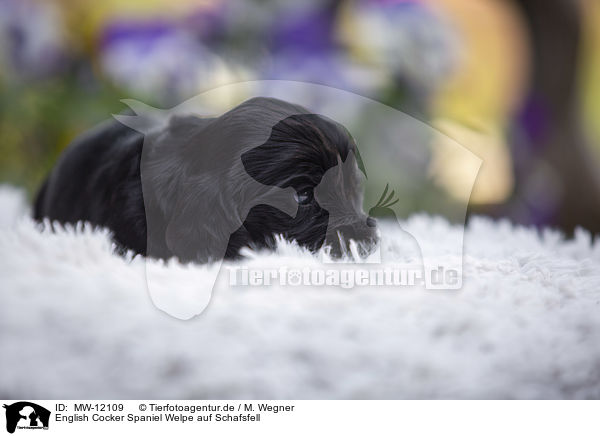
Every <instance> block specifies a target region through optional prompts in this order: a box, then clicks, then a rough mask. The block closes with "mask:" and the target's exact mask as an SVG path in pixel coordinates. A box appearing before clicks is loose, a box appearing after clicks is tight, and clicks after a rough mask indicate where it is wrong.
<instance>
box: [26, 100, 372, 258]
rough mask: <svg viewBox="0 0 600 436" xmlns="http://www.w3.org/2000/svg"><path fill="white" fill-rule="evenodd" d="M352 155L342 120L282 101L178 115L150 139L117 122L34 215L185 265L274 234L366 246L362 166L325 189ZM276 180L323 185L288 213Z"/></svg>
mask: <svg viewBox="0 0 600 436" xmlns="http://www.w3.org/2000/svg"><path fill="white" fill-rule="evenodd" d="M351 153H352V154H353V155H354V156H358V155H357V150H356V146H355V144H354V142H353V140H352V138H351V137H350V135H349V134H348V132H347V131H346V129H345V128H343V127H342V126H341V125H339V124H337V123H335V122H333V121H331V120H328V119H326V118H325V117H322V116H319V115H314V114H311V113H309V112H308V111H307V110H306V109H304V108H301V107H299V106H296V105H292V104H290V103H286V102H283V101H281V100H275V99H267V98H254V99H251V100H248V101H246V102H245V103H243V104H241V105H239V106H237V107H236V108H234V109H232V110H231V111H229V112H227V113H226V114H224V115H222V116H220V117H218V118H212V119H202V118H198V117H194V116H186V117H179V116H174V117H172V118H171V119H170V120H169V123H168V125H167V126H166V127H164V128H161V129H159V130H157V131H152V132H148V133H146V134H145V135H144V134H142V133H139V132H137V131H135V130H132V129H131V128H129V127H126V126H125V125H123V124H121V123H119V122H117V121H109V122H107V123H105V124H102V125H100V126H99V127H97V128H95V129H93V130H91V131H90V132H88V133H86V134H84V135H83V136H81V137H79V138H78V139H76V140H75V141H74V142H73V144H72V145H71V146H69V148H68V149H67V150H66V151H65V152H64V153H63V155H62V156H61V158H60V160H59V162H58V163H57V165H56V167H55V168H54V169H53V171H52V173H51V174H50V176H49V177H48V179H47V180H46V182H45V183H44V184H43V186H42V187H41V189H40V191H39V193H38V196H37V199H36V201H35V204H34V217H35V219H37V220H40V221H41V220H43V219H44V218H49V219H50V220H51V221H56V222H58V223H61V224H64V223H76V222H78V221H87V222H90V223H92V224H94V225H97V226H102V227H107V228H109V229H110V230H111V231H112V233H113V236H114V240H115V241H116V242H117V244H118V246H119V247H120V248H121V249H131V250H133V251H134V252H135V253H139V254H143V255H148V256H152V257H157V258H165V259H166V258H170V257H172V256H176V257H178V258H179V259H180V260H182V261H197V262H206V261H209V260H215V259H218V258H223V257H226V258H235V257H236V256H238V255H239V250H240V248H242V247H247V246H249V247H272V246H273V243H274V237H275V235H277V234H281V235H283V236H284V237H285V238H287V239H290V240H297V241H298V242H299V243H300V244H301V245H303V246H306V247H309V248H310V249H312V250H316V249H318V248H319V247H320V246H322V245H323V243H324V242H325V241H326V237H327V235H328V234H331V230H332V229H338V230H340V232H341V233H343V234H344V235H345V237H346V238H347V239H350V238H352V239H357V240H359V241H365V242H369V243H370V242H372V241H374V239H375V229H374V223H373V221H372V220H371V219H367V217H366V215H365V214H364V213H363V212H362V204H361V203H362V196H361V189H360V185H359V177H358V176H359V173H358V166H357V165H355V164H353V165H352V167H351V168H350V170H345V173H344V174H342V173H340V174H338V175H337V178H336V179H335V180H336V181H335V182H332V183H331V184H333V185H334V186H329V187H328V189H329V191H332V192H331V193H330V194H332V195H326V194H323V193H321V194H319V192H325V190H324V188H323V187H322V186H319V184H320V182H321V180H322V178H323V175H324V174H325V173H326V172H327V171H328V170H330V169H332V168H334V167H336V166H338V165H340V164H341V163H342V162H349V161H347V159H348V157H349V156H350V154H351ZM358 162H359V163H360V159H358ZM340 168H341V166H340ZM332 180H334V179H332ZM250 182H254V183H250ZM263 186H264V189H263ZM270 187H278V188H288V190H287V191H291V190H290V189H289V188H292V189H293V190H295V191H297V192H299V193H306V192H311V190H315V189H316V188H319V191H318V192H317V191H315V192H314V193H311V194H309V195H299V196H297V197H298V198H297V200H300V201H301V203H303V204H298V205H297V204H296V203H294V209H297V212H296V216H295V217H290V216H289V215H288V214H286V213H284V212H282V211H281V210H279V209H278V208H276V207H273V206H272V205H271V206H269V205H268V204H271V203H270V202H269V201H264V203H265V204H262V203H263V201H262V199H263V198H267V196H268V195H272V193H269V191H268V190H269V189H270ZM279 191H281V192H283V190H279ZM281 192H279V194H277V195H281ZM292 192H293V191H292ZM319 196H320V197H319ZM328 198H330V199H331V198H334V199H335V201H334V202H337V203H339V204H337V205H334V204H333V203H332V201H333V200H328ZM307 199H309V200H310V201H303V200H307ZM281 201H284V200H281ZM285 201H289V199H287V200H285ZM328 201H329V203H327V202H328ZM322 203H327V206H325V205H324V204H322ZM275 204H277V203H275ZM334 209H335V210H336V213H335V219H330V211H332V210H334ZM332 218H333V215H332ZM328 228H329V233H328ZM327 242H328V243H331V245H333V246H336V243H337V241H327ZM340 249H341V245H340V246H338V250H337V251H338V252H341V250H340Z"/></svg>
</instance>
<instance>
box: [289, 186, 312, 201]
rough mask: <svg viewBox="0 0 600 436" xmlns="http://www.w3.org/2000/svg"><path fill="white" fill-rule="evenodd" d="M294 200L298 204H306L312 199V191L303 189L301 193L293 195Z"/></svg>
mask: <svg viewBox="0 0 600 436" xmlns="http://www.w3.org/2000/svg"><path fill="white" fill-rule="evenodd" d="M294 198H295V199H296V201H297V202H298V204H308V203H310V202H311V201H312V199H313V190H312V189H304V190H302V191H298V192H296V193H295V194H294Z"/></svg>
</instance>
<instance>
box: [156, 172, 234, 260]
mask: <svg viewBox="0 0 600 436" xmlns="http://www.w3.org/2000/svg"><path fill="white" fill-rule="evenodd" d="M221 195H222V193H221V192H219V187H218V183H215V184H214V185H213V186H212V187H211V189H202V190H199V192H194V193H193V194H192V195H190V193H186V192H185V188H183V192H180V193H178V195H177V197H178V198H177V200H176V201H175V202H174V204H173V206H172V208H170V210H168V211H167V226H166V229H165V243H166V245H167V248H168V249H169V251H170V252H171V253H172V254H173V255H175V256H176V257H177V258H178V259H179V260H180V261H182V262H200V263H205V262H211V261H219V260H222V259H223V257H224V256H225V251H226V249H227V244H228V242H229V238H230V236H231V233H233V232H234V231H235V230H237V229H238V228H239V227H240V226H241V224H242V222H241V221H240V220H239V219H236V214H235V211H233V210H227V209H228V207H227V204H228V203H229V202H228V201H226V199H225V198H223V197H221Z"/></svg>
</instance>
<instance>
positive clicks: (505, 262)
mask: <svg viewBox="0 0 600 436" xmlns="http://www.w3.org/2000/svg"><path fill="white" fill-rule="evenodd" d="M0 210H1V211H2V212H0V253H1V255H0V289H1V291H0V350H1V352H0V397H2V398H30V399H36V398H47V399H52V398H240V399H241V398H244V399H246V398H600V246H599V244H598V243H596V244H592V242H591V237H590V235H589V234H588V233H586V232H584V231H578V232H577V233H576V235H575V238H574V239H571V240H565V239H564V238H563V237H562V236H561V235H560V234H559V233H557V232H554V231H551V230H547V231H544V232H542V233H541V234H540V233H538V232H537V231H535V230H533V229H526V228H522V227H515V226H512V225H511V224H510V223H508V222H506V221H500V222H492V221H491V220H489V219H484V218H477V219H473V220H471V222H470V223H469V225H468V227H467V230H466V234H465V257H464V287H463V289H462V290H461V291H458V292H440V291H426V290H423V289H410V290H408V289H402V288H400V289H381V288H377V289H375V290H373V289H372V288H371V289H369V288H362V289H361V288H354V289H351V290H343V289H336V288H331V287H325V288H316V287H313V288H304V289H298V288H296V289H293V288H289V287H285V288H278V287H269V288H260V287H251V288H243V287H237V288H229V287H228V286H226V285H225V283H226V279H227V274H226V272H225V273H224V274H221V277H220V281H219V283H218V285H217V288H216V290H215V294H214V297H213V300H212V302H211V304H210V306H209V308H208V310H207V311H206V312H205V313H203V314H202V315H201V316H199V317H197V318H195V319H193V320H190V321H180V320H177V319H174V318H171V317H169V316H167V315H166V314H164V313H163V312H161V311H159V310H158V309H156V307H155V306H154V305H153V304H152V303H151V301H150V298H149V296H148V292H147V291H146V287H145V281H144V260H143V259H141V258H139V257H137V258H133V259H130V258H128V259H126V258H122V257H119V256H116V255H113V254H112V246H111V243H110V240H109V238H108V236H107V233H106V232H101V231H96V232H92V231H90V230H89V229H83V230H79V231H74V230H70V231H69V230H67V231H61V232H58V233H50V232H44V233H40V232H39V231H38V230H36V228H35V226H34V224H33V223H32V222H31V220H29V219H28V218H27V217H25V216H24V215H25V214H26V203H25V201H24V200H23V195H22V193H21V192H20V191H18V190H16V189H14V188H10V187H3V188H1V189H0ZM403 227H404V228H405V229H406V230H407V231H409V232H410V231H411V229H417V228H423V227H425V228H427V229H429V234H430V237H431V239H430V240H431V244H439V245H440V249H443V244H444V240H445V235H447V234H448V233H449V232H456V231H459V229H458V228H456V227H453V226H451V225H449V224H448V223H447V222H446V221H444V220H443V219H440V218H432V217H428V216H423V215H420V216H415V217H413V218H411V219H409V220H408V221H406V222H405V223H403ZM382 232H383V233H384V235H385V236H386V238H387V239H388V240H390V241H392V243H391V248H390V249H389V250H390V251H389V252H388V253H397V254H396V255H397V256H399V259H400V257H401V256H402V252H403V250H402V248H403V247H402V242H401V241H402V237H401V236H402V235H401V234H402V232H401V231H399V229H398V228H397V226H394V225H387V226H384V227H383V229H382ZM396 237H398V241H399V242H398V243H397V244H396V245H394V244H395V242H394V241H395V238H396ZM401 260H402V261H406V262H409V263H410V262H417V259H413V258H404V259H401ZM315 262H318V261H317V260H315V259H314V258H313V257H312V256H310V255H309V254H307V253H303V252H301V251H300V250H298V249H297V248H296V247H294V246H293V245H291V244H282V245H281V247H280V249H279V252H278V253H276V254H267V253H259V254H253V255H252V257H251V258H250V259H248V260H247V261H245V263H246V264H247V265H253V266H257V267H259V266H263V267H273V266H274V265H288V266H291V265H294V266H303V265H312V264H315ZM155 267H156V268H159V269H160V271H161V280H162V281H161V283H162V286H164V288H165V292H167V291H169V290H170V289H174V288H176V287H177V286H178V285H179V284H185V283H199V284H201V283H202V276H203V271H205V269H206V268H210V267H206V266H204V267H203V266H181V265H178V264H176V263H173V262H171V263H170V264H168V265H155Z"/></svg>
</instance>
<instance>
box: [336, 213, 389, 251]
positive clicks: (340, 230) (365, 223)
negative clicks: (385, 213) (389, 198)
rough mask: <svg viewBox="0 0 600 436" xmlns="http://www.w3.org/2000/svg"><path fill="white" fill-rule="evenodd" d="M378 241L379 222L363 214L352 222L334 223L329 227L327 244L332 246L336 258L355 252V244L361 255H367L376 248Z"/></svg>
mask: <svg viewBox="0 0 600 436" xmlns="http://www.w3.org/2000/svg"><path fill="white" fill-rule="evenodd" d="M351 241H354V244H353V243H352V242H351ZM378 242H379V238H378V236H377V222H376V221H375V220H374V219H373V218H371V217H367V216H363V217H360V218H358V219H356V220H353V221H350V222H346V223H340V224H337V225H336V224H334V225H333V226H332V227H331V228H330V229H328V232H327V239H326V241H325V244H326V245H328V246H330V247H331V252H330V254H331V255H332V256H333V257H336V258H339V257H342V256H348V255H351V254H355V253H356V252H355V251H354V250H353V247H352V246H353V245H354V246H355V247H356V248H355V249H357V250H358V255H359V256H360V257H367V256H368V255H369V254H371V253H372V252H373V251H374V250H375V248H376V247H377V244H378Z"/></svg>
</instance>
